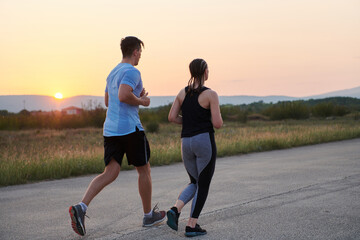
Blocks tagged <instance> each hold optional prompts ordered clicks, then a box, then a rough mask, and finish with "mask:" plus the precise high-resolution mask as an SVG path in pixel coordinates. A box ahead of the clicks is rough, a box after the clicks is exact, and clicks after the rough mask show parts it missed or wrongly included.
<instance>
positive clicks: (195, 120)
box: [181, 87, 214, 137]
mask: <svg viewBox="0 0 360 240" xmlns="http://www.w3.org/2000/svg"><path fill="white" fill-rule="evenodd" d="M188 88H189V87H186V88H185V92H186V95H185V98H184V101H183V103H182V105H181V111H182V121H183V123H182V131H181V137H192V136H195V135H198V134H200V133H205V132H214V128H213V125H212V122H211V112H210V109H205V108H203V107H202V106H200V104H199V101H198V99H199V95H200V93H202V92H203V91H205V90H207V89H209V88H207V87H202V88H201V90H200V92H196V91H191V92H188Z"/></svg>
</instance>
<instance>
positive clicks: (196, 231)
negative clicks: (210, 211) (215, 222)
mask: <svg viewBox="0 0 360 240" xmlns="http://www.w3.org/2000/svg"><path fill="white" fill-rule="evenodd" d="M205 234H206V230H205V229H202V228H201V227H200V226H199V224H196V225H195V227H194V228H191V227H189V226H186V228H185V236H186V237H196V236H200V235H205Z"/></svg>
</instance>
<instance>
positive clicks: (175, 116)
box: [168, 89, 185, 124]
mask: <svg viewBox="0 0 360 240" xmlns="http://www.w3.org/2000/svg"><path fill="white" fill-rule="evenodd" d="M184 98H185V90H184V89H182V90H181V91H180V92H179V94H178V95H177V96H176V98H175V101H174V102H173V104H172V106H171V109H170V112H169V116H168V120H169V121H170V122H173V123H177V124H182V117H181V116H180V115H179V113H180V110H181V105H182V102H183V100H184Z"/></svg>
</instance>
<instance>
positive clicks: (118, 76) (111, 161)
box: [69, 37, 165, 236]
mask: <svg viewBox="0 0 360 240" xmlns="http://www.w3.org/2000/svg"><path fill="white" fill-rule="evenodd" d="M120 45H121V51H122V55H123V59H122V61H121V63H119V64H118V65H117V66H116V67H115V68H114V69H113V70H112V71H111V72H110V74H109V76H108V78H107V80H106V89H105V105H106V107H108V109H107V113H106V119H105V123H104V131H103V135H104V161H105V170H104V172H103V173H102V174H100V175H98V176H97V177H95V178H94V179H93V180H92V181H91V183H90V184H89V186H88V188H87V190H86V192H85V195H84V196H83V199H82V201H81V202H80V203H78V204H76V205H73V206H71V207H70V209H69V212H70V218H71V225H72V228H73V229H74V231H75V232H76V233H78V234H79V235H82V236H84V235H85V233H86V231H85V221H84V216H85V213H86V210H87V207H88V206H89V204H90V202H91V200H92V199H94V197H95V196H96V195H97V194H98V193H99V192H100V191H101V190H102V189H103V188H104V187H105V186H107V185H108V184H110V183H111V182H113V181H114V180H115V179H116V178H117V176H118V174H119V172H120V168H121V163H122V159H123V156H124V154H126V157H127V160H128V164H129V165H134V166H135V168H136V170H137V172H138V176H139V179H138V185H139V193H140V197H141V200H142V205H143V210H144V218H143V226H144V227H150V226H153V225H155V224H157V223H160V222H162V221H164V219H165V211H157V209H158V208H157V206H155V207H154V208H153V209H152V210H151V195H152V182H151V175H150V163H149V158H150V147H149V143H148V141H147V139H146V136H145V133H144V128H143V126H142V124H141V122H140V118H139V106H140V105H142V106H145V107H147V106H149V105H150V98H148V97H147V95H148V93H147V92H146V91H145V89H144V88H143V83H142V80H141V75H140V71H139V70H137V69H136V68H135V67H134V66H137V65H138V63H139V60H140V57H141V52H142V47H144V43H143V42H142V41H141V40H140V39H138V38H136V37H126V38H123V39H122V40H121V44H120Z"/></svg>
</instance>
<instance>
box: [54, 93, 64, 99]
mask: <svg viewBox="0 0 360 240" xmlns="http://www.w3.org/2000/svg"><path fill="white" fill-rule="evenodd" d="M55 98H56V99H62V98H63V95H62V94H61V93H59V92H58V93H56V94H55Z"/></svg>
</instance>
